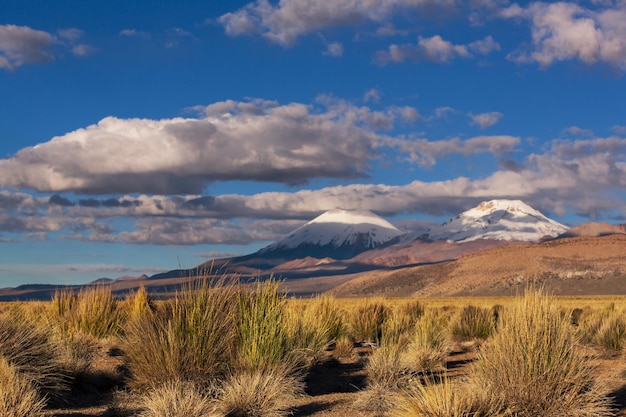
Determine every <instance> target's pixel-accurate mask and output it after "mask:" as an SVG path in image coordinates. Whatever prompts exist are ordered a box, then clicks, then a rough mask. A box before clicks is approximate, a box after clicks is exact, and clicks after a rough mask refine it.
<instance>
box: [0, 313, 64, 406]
mask: <svg viewBox="0 0 626 417" xmlns="http://www.w3.org/2000/svg"><path fill="white" fill-rule="evenodd" d="M0 358H3V359H4V360H6V361H7V362H8V363H9V364H10V365H11V366H12V367H13V369H15V371H17V372H18V373H20V374H21V375H24V377H25V378H27V379H28V380H29V381H30V382H31V383H32V384H33V386H34V387H35V388H36V389H38V390H40V391H41V392H43V393H44V394H47V395H49V396H52V397H55V398H59V397H61V396H62V395H63V394H64V393H65V391H66V389H67V388H68V378H67V375H65V374H64V373H63V370H62V366H61V359H62V350H61V349H60V347H59V345H57V344H56V343H55V342H54V341H52V340H51V338H50V336H49V335H48V331H47V330H46V329H45V328H43V327H41V326H37V325H35V324H32V323H30V322H28V321H26V320H25V319H22V318H19V317H17V316H14V317H7V316H3V317H0Z"/></svg>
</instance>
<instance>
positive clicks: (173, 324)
mask: <svg viewBox="0 0 626 417" xmlns="http://www.w3.org/2000/svg"><path fill="white" fill-rule="evenodd" d="M236 327H237V289H236V287H235V285H233V284H230V283H227V282H225V280H224V279H221V280H219V281H218V282H217V283H211V282H210V281H209V280H208V279H200V280H197V281H193V282H191V283H189V284H187V286H186V287H184V288H183V289H182V290H181V291H179V292H178V293H176V295H175V296H174V297H173V298H172V299H170V300H167V301H165V302H164V303H163V304H162V305H159V308H157V309H156V310H155V311H154V312H152V311H151V310H146V312H145V314H143V315H142V316H141V317H140V318H138V319H137V320H131V321H129V322H128V323H127V325H126V329H125V335H124V336H123V342H122V347H123V350H124V351H125V352H126V358H127V362H128V368H129V370H130V373H131V379H130V381H129V384H130V386H131V387H132V388H134V389H144V388H154V387H156V386H160V385H162V384H163V383H166V382H168V381H176V380H180V381H191V382H194V383H197V384H198V385H200V386H207V385H209V384H211V383H213V382H214V381H215V380H216V379H218V378H221V377H223V376H224V375H225V373H226V371H227V370H228V369H229V368H230V366H231V363H232V360H233V355H234V352H233V347H234V342H235V336H236V331H235V330H236Z"/></svg>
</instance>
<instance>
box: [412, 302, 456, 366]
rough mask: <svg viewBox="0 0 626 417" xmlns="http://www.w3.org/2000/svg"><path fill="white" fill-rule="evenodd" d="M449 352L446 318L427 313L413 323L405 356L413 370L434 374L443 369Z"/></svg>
mask: <svg viewBox="0 0 626 417" xmlns="http://www.w3.org/2000/svg"><path fill="white" fill-rule="evenodd" d="M449 350H450V337H449V331H448V323H447V319H446V317H443V316H441V315H438V314H437V313H435V312H430V311H429V312H427V313H425V314H424V315H423V316H422V317H420V319H419V320H418V321H417V322H416V323H415V328H414V331H413V333H412V338H411V339H410V342H409V346H408V350H407V355H408V357H409V361H410V362H411V364H412V367H413V368H414V369H417V370H419V371H420V372H434V371H438V370H441V369H443V368H444V367H445V360H446V357H447V356H448V352H449Z"/></svg>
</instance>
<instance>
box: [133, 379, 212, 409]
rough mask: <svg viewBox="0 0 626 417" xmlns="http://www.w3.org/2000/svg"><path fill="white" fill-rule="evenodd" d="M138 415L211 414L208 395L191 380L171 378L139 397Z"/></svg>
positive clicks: (210, 400)
mask: <svg viewBox="0 0 626 417" xmlns="http://www.w3.org/2000/svg"><path fill="white" fill-rule="evenodd" d="M140 406H141V409H142V410H143V411H142V412H141V413H140V414H139V416H140V417H209V416H216V414H213V409H214V406H213V401H212V399H211V398H210V396H207V395H205V394H203V393H202V392H201V390H200V389H199V388H198V387H197V386H196V385H195V384H193V383H191V382H185V381H180V380H171V381H167V382H164V383H163V384H162V385H160V386H157V387H155V388H153V389H152V390H150V391H148V392H146V393H145V394H144V395H143V396H142V397H141V398H140Z"/></svg>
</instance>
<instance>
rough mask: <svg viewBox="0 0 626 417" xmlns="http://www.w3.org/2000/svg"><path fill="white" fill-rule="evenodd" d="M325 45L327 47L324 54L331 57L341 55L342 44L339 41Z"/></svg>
mask: <svg viewBox="0 0 626 417" xmlns="http://www.w3.org/2000/svg"><path fill="white" fill-rule="evenodd" d="M326 47H327V49H326V51H325V52H324V55H328V56H332V57H340V56H342V55H343V45H342V44H341V43H340V42H330V43H329V44H327V45H326Z"/></svg>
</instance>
